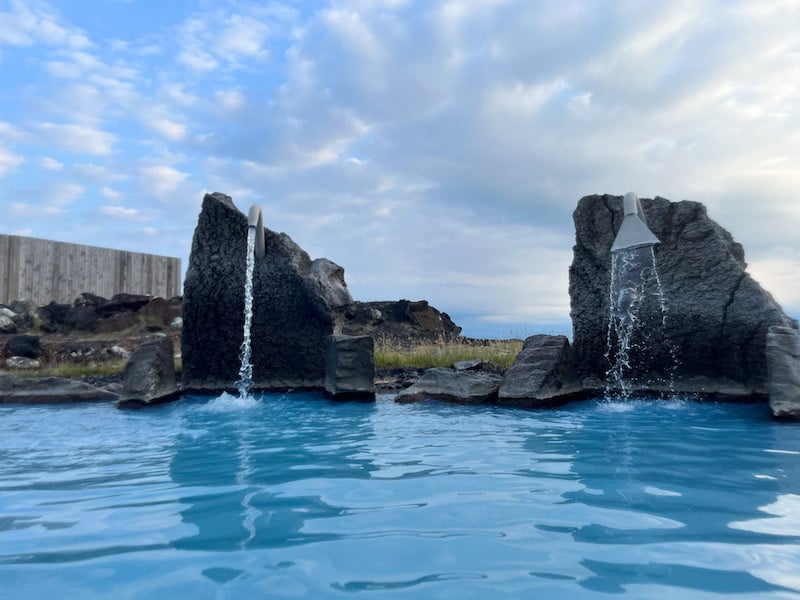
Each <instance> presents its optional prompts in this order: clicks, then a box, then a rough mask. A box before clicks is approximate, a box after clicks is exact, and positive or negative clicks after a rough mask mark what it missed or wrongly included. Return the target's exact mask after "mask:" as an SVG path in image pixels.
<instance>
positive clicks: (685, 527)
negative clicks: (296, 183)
mask: <svg viewBox="0 0 800 600" xmlns="http://www.w3.org/2000/svg"><path fill="white" fill-rule="evenodd" d="M798 565H800V427H798V426H795V425H791V424H781V423H776V422H773V421H771V420H770V419H769V418H768V415H767V411H766V409H765V408H764V406H759V405H722V404H694V403H684V402H677V401H670V402H664V401H660V402H659V401H654V402H637V401H630V402H625V403H603V402H585V403H580V404H572V405H569V406H567V407H565V408H563V409H559V410H548V411H526V410H518V409H506V408H498V407H460V406H447V405H441V404H435V403H423V404H418V405H396V404H394V403H392V402H391V401H388V400H387V399H379V401H378V402H377V403H375V404H337V403H333V402H330V401H327V400H325V399H323V398H322V396H320V395H317V394H293V395H291V396H281V395H277V394H276V395H264V396H259V397H257V398H256V399H251V400H244V401H242V400H239V399H237V398H234V397H231V396H223V397H221V398H207V397H205V398H202V397H187V398H185V399H183V400H182V401H181V402H179V403H176V404H172V405H167V406H164V407H160V408H156V409H151V410H147V411H119V410H116V409H114V408H113V407H111V406H104V405H96V404H92V405H76V406H58V407H36V406H16V407H14V406H3V407H0V582H2V584H1V585H0V598H6V597H8V598H26V599H34V598H53V597H60V598H70V599H72V598H115V599H125V598H148V599H149V598H171V599H174V598H201V599H202V598H244V597H256V598H283V597H287V598H304V597H305V598H352V597H356V598H364V599H373V598H415V599H417V598H458V599H466V598H482V599H483V598H530V597H542V598H550V597H552V598H598V597H610V596H627V597H630V598H667V597H668V598H692V599H695V598H724V597H725V598H727V597H731V596H735V597H737V598H799V597H800V569H798ZM54 594H55V595H54Z"/></svg>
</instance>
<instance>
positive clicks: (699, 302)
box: [569, 195, 796, 396]
mask: <svg viewBox="0 0 800 600" xmlns="http://www.w3.org/2000/svg"><path fill="white" fill-rule="evenodd" d="M641 203H642V207H643V209H644V213H645V216H646V219H647V224H648V226H649V228H650V229H651V230H652V232H653V233H654V234H655V235H656V237H658V239H659V240H660V241H661V244H660V245H658V246H656V247H655V256H656V261H657V265H658V274H659V276H660V281H661V285H662V287H663V290H664V296H665V303H666V306H667V316H666V319H665V325H664V329H663V331H664V343H659V344H656V345H655V346H656V347H654V348H650V349H649V350H648V352H650V355H649V356H648V359H647V360H648V361H649V367H647V365H645V368H649V369H650V370H651V371H652V373H653V374H654V377H653V379H654V380H656V379H659V378H661V379H663V376H664V371H665V369H667V368H669V365H672V364H673V359H672V351H671V349H670V344H671V345H672V348H674V354H675V355H676V357H677V361H678V362H677V366H676V367H675V368H674V375H672V377H673V381H672V386H673V389H674V390H675V391H685V392H697V393H710V394H720V395H724V396H749V395H753V394H766V393H767V366H766V358H765V345H766V336H767V330H768V329H769V327H770V326H772V325H781V326H787V327H796V323H795V322H794V321H793V320H792V319H790V318H788V317H787V316H786V315H785V314H784V312H783V310H782V309H781V307H780V306H779V305H778V304H777V303H776V302H775V300H774V299H773V298H772V296H771V295H770V294H769V293H767V292H766V291H764V290H763V289H762V288H761V287H760V286H759V285H758V283H756V282H755V281H754V280H753V279H752V277H750V275H749V274H747V272H746V271H745V267H746V264H745V262H744V250H743V249H742V246H741V245H740V244H738V243H736V242H735V241H734V240H733V238H732V237H731V235H730V234H729V233H728V232H727V231H726V230H725V229H723V228H722V227H721V226H719V225H718V224H717V223H715V222H714V221H712V220H711V219H710V218H709V217H708V215H707V214H706V209H705V207H704V206H703V205H702V204H699V203H697V202H688V201H683V202H670V201H669V200H666V199H664V198H658V197H657V198H655V199H652V200H649V199H642V200H641ZM622 216H623V211H622V198H621V197H619V196H609V195H605V196H587V197H585V198H582V199H581V200H580V202H579V203H578V207H577V208H576V210H575V212H574V214H573V218H574V221H575V247H574V249H573V252H574V255H573V262H572V266H571V267H570V285H569V293H570V300H571V309H572V310H571V316H572V326H573V350H574V352H575V357H576V362H577V364H578V368H579V374H580V375H581V377H583V378H584V385H586V386H595V387H597V386H602V382H603V380H604V378H605V374H606V372H607V371H608V369H609V366H610V365H609V364H608V360H607V359H606V357H605V353H606V350H607V334H608V322H609V283H610V264H611V256H610V248H611V244H612V242H613V240H614V237H615V235H616V232H617V230H618V229H619V226H620V224H621V222H622ZM644 319H645V320H646V321H650V322H660V321H661V315H660V314H659V315H652V314H651V315H644ZM667 342H668V343H667Z"/></svg>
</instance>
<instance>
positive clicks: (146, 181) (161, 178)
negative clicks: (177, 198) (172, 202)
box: [141, 165, 188, 198]
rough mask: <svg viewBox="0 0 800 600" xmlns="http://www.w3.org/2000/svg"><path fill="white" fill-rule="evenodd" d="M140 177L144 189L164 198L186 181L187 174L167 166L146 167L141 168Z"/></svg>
mask: <svg viewBox="0 0 800 600" xmlns="http://www.w3.org/2000/svg"><path fill="white" fill-rule="evenodd" d="M141 176H142V179H143V181H142V187H143V188H144V189H147V190H151V191H152V192H153V193H154V194H155V195H156V196H157V197H160V198H165V197H167V196H169V195H170V194H171V193H172V192H174V191H175V190H176V189H177V188H178V186H180V185H181V184H182V183H183V182H184V181H185V180H186V178H187V177H188V174H187V173H184V172H182V171H179V170H178V169H176V168H174V167H170V166H169V165H148V166H144V167H142V168H141Z"/></svg>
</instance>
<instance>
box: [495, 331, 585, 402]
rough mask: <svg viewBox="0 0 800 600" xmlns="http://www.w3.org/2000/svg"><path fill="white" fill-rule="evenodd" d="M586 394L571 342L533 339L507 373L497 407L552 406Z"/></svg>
mask: <svg viewBox="0 0 800 600" xmlns="http://www.w3.org/2000/svg"><path fill="white" fill-rule="evenodd" d="M582 391H583V386H582V385H581V380H580V378H579V377H578V373H577V370H576V365H575V358H574V355H573V353H572V348H571V346H570V344H569V340H568V339H567V338H566V337H565V336H563V335H533V336H530V337H529V338H527V339H526V340H525V343H524V345H523V346H522V350H521V351H520V353H519V354H518V355H517V358H516V359H515V360H514V364H512V365H511V367H509V369H508V370H507V371H506V372H505V373H504V375H503V380H502V382H501V383H500V390H499V391H498V397H497V403H498V404H502V405H506V406H527V407H538V406H548V405H553V404H561V403H564V402H567V401H569V400H572V399H575V398H576V397H578V396H579V395H580V394H581V393H582Z"/></svg>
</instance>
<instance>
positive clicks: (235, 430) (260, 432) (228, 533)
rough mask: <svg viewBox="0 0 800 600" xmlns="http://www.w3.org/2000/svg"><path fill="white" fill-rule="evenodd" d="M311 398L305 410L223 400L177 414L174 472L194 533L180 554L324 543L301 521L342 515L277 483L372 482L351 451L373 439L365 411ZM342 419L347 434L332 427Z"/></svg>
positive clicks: (230, 398) (368, 407)
mask: <svg viewBox="0 0 800 600" xmlns="http://www.w3.org/2000/svg"><path fill="white" fill-rule="evenodd" d="M317 400H318V403H317V406H315V410H313V411H308V410H294V408H295V407H293V406H292V401H291V400H285V401H280V400H278V401H273V402H264V401H259V400H256V399H254V398H253V397H250V398H244V399H242V398H239V397H237V396H232V395H228V394H225V395H224V396H223V397H221V398H218V399H216V400H212V401H211V402H210V403H209V404H208V405H206V406H204V407H202V408H201V409H200V410H196V411H191V412H190V411H187V412H185V413H184V414H183V420H182V425H183V427H182V429H183V433H181V434H180V435H178V436H177V438H176V441H175V454H174V457H173V459H172V462H171V464H170V476H171V478H172V480H173V481H175V482H176V483H178V484H179V485H180V486H181V489H182V490H184V492H185V495H183V496H182V497H181V498H180V500H179V501H180V503H181V505H185V507H186V508H184V509H183V510H181V515H182V517H183V519H184V521H185V522H187V523H191V524H193V525H195V526H196V527H197V533H196V534H194V535H192V536H189V537H185V538H181V539H179V540H175V542H174V545H175V547H176V548H179V549H189V550H207V549H212V550H232V549H238V548H261V547H271V546H289V545H296V544H308V543H313V542H315V541H322V540H324V539H326V536H320V535H313V534H308V533H306V532H304V531H303V524H304V523H305V522H306V521H307V520H310V519H321V518H329V517H336V516H339V515H341V514H342V513H343V511H344V509H343V508H341V507H337V506H330V505H328V504H326V503H325V502H324V501H323V500H322V499H321V497H320V495H319V494H314V493H308V494H301V495H293V496H291V497H286V496H284V495H282V494H279V493H276V491H275V489H276V486H279V485H280V484H285V483H287V482H292V481H307V480H315V479H323V480H324V479H351V478H356V479H357V478H364V477H369V471H370V464H369V461H368V460H367V459H365V458H357V457H355V456H354V455H355V454H358V453H359V452H360V448H361V447H362V445H363V444H364V443H365V440H366V439H367V438H369V437H370V436H371V431H370V428H369V420H368V415H369V411H370V410H371V405H362V406H356V405H353V406H350V405H344V406H337V405H334V404H332V403H329V402H326V401H324V400H322V398H321V397H319V398H317ZM354 409H355V410H354ZM223 415H225V417H226V418H220V417H221V416H223ZM342 419H344V420H346V422H347V429H346V430H344V431H342V430H341V429H340V428H339V427H338V425H339V423H340V422H341V420H342Z"/></svg>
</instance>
